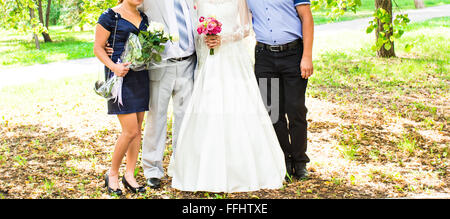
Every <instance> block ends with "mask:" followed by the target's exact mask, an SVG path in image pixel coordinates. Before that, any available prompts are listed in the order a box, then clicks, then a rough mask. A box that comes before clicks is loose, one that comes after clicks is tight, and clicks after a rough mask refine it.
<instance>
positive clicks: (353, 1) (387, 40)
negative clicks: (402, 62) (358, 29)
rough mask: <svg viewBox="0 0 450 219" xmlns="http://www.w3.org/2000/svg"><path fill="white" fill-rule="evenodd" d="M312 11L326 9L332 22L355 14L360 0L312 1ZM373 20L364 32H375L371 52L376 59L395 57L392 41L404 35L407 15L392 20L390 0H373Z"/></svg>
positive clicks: (407, 21)
mask: <svg viewBox="0 0 450 219" xmlns="http://www.w3.org/2000/svg"><path fill="white" fill-rule="evenodd" d="M311 3H312V5H311V6H312V8H313V9H320V8H322V9H326V10H328V12H327V14H328V16H329V17H330V19H332V20H336V19H337V18H339V17H340V16H342V15H343V14H344V13H346V12H353V13H356V12H357V10H358V8H359V7H360V6H361V0H313V1H312V2H311ZM375 8H376V10H375V13H374V19H373V20H371V21H370V22H369V26H368V27H367V30H366V32H367V33H371V32H373V30H375V36H376V41H375V44H374V46H373V47H372V48H373V50H375V51H376V52H377V56H378V57H395V49H394V41H395V39H398V38H400V37H401V36H402V35H403V33H404V27H405V26H406V25H407V23H409V21H410V20H409V18H408V15H407V14H398V15H396V17H395V19H393V14H392V0H375Z"/></svg>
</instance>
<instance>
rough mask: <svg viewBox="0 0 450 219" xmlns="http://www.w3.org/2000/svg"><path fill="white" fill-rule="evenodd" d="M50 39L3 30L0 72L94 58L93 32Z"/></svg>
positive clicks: (369, 10) (59, 31) (409, 1)
mask: <svg viewBox="0 0 450 219" xmlns="http://www.w3.org/2000/svg"><path fill="white" fill-rule="evenodd" d="M395 2H396V3H397V5H398V6H399V7H396V6H395V4H394V10H396V11H398V10H399V9H401V10H405V9H413V8H414V1H413V0H395ZM442 4H450V0H425V5H426V6H427V7H430V6H436V5H442ZM374 7H375V6H374V0H362V5H361V7H360V9H359V10H358V12H357V13H356V14H354V13H352V12H349V13H346V14H345V15H343V16H342V17H341V18H340V19H339V20H338V21H345V20H353V19H356V18H363V17H369V16H372V14H373V11H374ZM313 15H314V20H315V24H316V25H319V24H324V23H327V22H330V19H329V18H328V17H327V15H326V12H325V11H323V10H320V11H314V12H313ZM50 36H51V37H52V39H53V41H54V42H53V43H43V41H42V36H39V37H40V39H41V50H36V49H35V46H34V43H33V41H32V39H31V36H30V35H26V34H23V33H17V32H16V31H12V30H2V29H0V69H1V68H11V67H17V66H26V65H33V64H43V63H49V62H55V61H63V60H71V59H79V58H87V57H94V54H93V52H92V47H93V31H92V30H87V31H81V32H80V31H73V30H70V29H65V28H64V27H61V26H52V27H50Z"/></svg>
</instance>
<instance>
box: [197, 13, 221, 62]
mask: <svg viewBox="0 0 450 219" xmlns="http://www.w3.org/2000/svg"><path fill="white" fill-rule="evenodd" d="M199 21H200V24H199V25H198V27H197V32H198V34H199V35H202V34H204V35H217V34H219V33H220V32H221V31H222V23H220V22H219V21H218V20H217V19H216V18H214V17H208V18H205V17H200V19H199ZM209 54H210V55H214V49H211V50H210V51H209Z"/></svg>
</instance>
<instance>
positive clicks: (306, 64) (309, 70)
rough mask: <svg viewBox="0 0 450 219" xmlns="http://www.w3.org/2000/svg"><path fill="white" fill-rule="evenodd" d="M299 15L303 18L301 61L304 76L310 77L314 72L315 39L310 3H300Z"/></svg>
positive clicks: (305, 77) (298, 7)
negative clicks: (313, 53)
mask: <svg viewBox="0 0 450 219" xmlns="http://www.w3.org/2000/svg"><path fill="white" fill-rule="evenodd" d="M297 12H298V16H299V17H300V19H301V20H302V32H303V56H302V62H301V63H300V70H301V72H302V78H304V79H308V78H309V77H310V76H311V75H312V74H313V63H312V50H313V41H314V19H313V16H312V13H311V7H310V5H298V6H297Z"/></svg>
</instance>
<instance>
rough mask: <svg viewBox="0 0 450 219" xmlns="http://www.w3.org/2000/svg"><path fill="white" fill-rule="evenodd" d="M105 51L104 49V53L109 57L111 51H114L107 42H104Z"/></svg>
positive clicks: (111, 53)
mask: <svg viewBox="0 0 450 219" xmlns="http://www.w3.org/2000/svg"><path fill="white" fill-rule="evenodd" d="M105 51H106V54H108V56H109V57H111V56H112V55H113V53H114V49H113V48H111V47H110V45H109V43H108V42H106V46H105Z"/></svg>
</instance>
